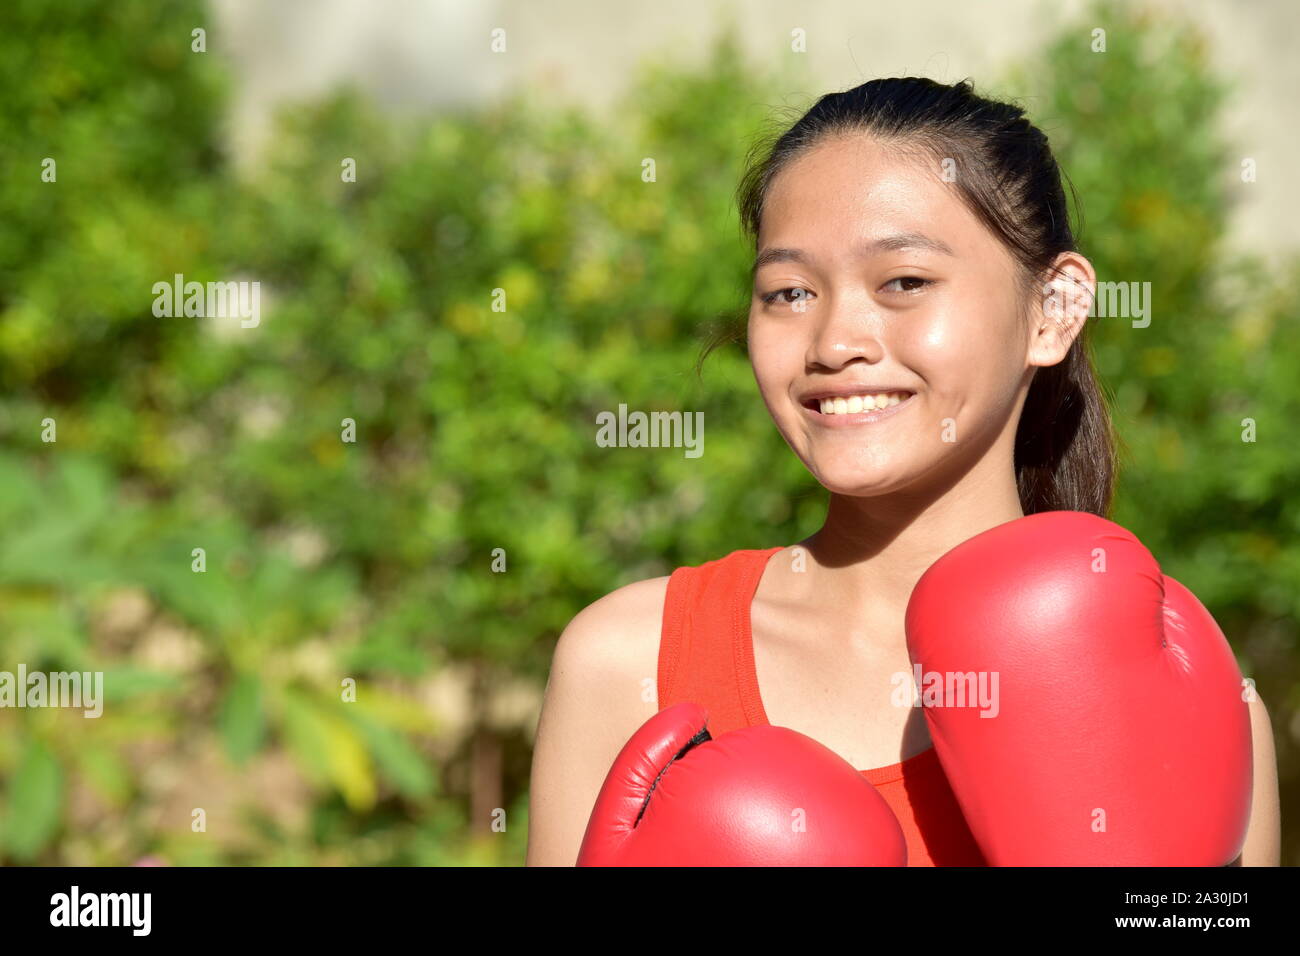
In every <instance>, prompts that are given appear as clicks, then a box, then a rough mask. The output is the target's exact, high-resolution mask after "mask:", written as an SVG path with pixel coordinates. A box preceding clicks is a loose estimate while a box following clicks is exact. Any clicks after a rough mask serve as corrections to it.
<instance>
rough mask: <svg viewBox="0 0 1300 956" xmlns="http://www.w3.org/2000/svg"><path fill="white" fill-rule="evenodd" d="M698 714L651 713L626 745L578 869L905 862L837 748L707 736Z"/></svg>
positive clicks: (886, 814) (877, 801)
mask: <svg viewBox="0 0 1300 956" xmlns="http://www.w3.org/2000/svg"><path fill="white" fill-rule="evenodd" d="M706 724H707V713H706V711H705V710H704V708H703V707H701V706H699V705H698V704H694V703H689V702H684V703H679V704H675V705H673V706H671V707H668V708H665V709H664V710H661V711H659V712H658V713H657V714H655V715H654V716H653V717H651V718H650V719H649V720H648V721H646V723H645V724H643V725H642V726H641V728H640V729H639V730H637V732H636V733H635V734H633V735H632V737H631V739H629V740H628V742H627V743H626V744H625V745H624V746H623V749H622V750H621V751H620V752H619V755H618V758H617V759H616V760H615V761H614V764H613V766H612V767H611V768H610V771H609V774H608V775H607V776H606V778H605V782H604V785H603V786H602V787H601V790H600V794H599V796H598V797H597V798H596V804H595V807H594V809H593V811H592V814H591V818H590V820H589V822H588V824H587V830H586V834H585V835H584V837H583V841H582V847H581V849H580V851H579V853H578V865H579V866H903V865H905V864H906V862H907V847H906V843H905V841H904V838H903V832H902V829H901V828H900V827H899V825H898V820H897V819H896V818H895V817H894V814H893V811H891V810H890V809H889V806H888V804H887V803H886V802H885V800H884V798H883V797H882V796H881V795H880V794H879V793H878V792H877V791H876V789H875V787H873V786H872V785H871V783H870V781H868V780H867V779H866V778H865V777H863V776H862V774H860V773H858V771H856V770H854V769H853V767H852V766H851V765H850V764H849V763H848V762H847V761H845V760H844V759H843V758H842V757H840V756H839V755H838V754H836V753H835V752H834V751H832V750H831V749H829V748H828V747H825V746H824V745H822V744H819V743H817V742H816V741H815V740H812V739H811V738H809V737H807V736H805V735H803V734H800V733H797V732H796V731H793V730H790V729H789V728H786V727H772V726H755V727H745V728H742V729H740V730H733V731H731V732H730V733H725V734H722V735H720V736H719V737H717V738H716V739H715V738H712V737H711V736H710V735H709V733H708V730H707V726H706Z"/></svg>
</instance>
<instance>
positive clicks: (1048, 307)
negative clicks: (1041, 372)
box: [1026, 252, 1097, 367]
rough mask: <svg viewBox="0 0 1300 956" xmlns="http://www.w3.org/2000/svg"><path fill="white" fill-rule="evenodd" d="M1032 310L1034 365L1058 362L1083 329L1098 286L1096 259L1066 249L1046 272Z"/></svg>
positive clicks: (1031, 360)
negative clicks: (1088, 258)
mask: <svg viewBox="0 0 1300 956" xmlns="http://www.w3.org/2000/svg"><path fill="white" fill-rule="evenodd" d="M1045 275H1046V278H1045V279H1044V280H1043V282H1042V284H1041V285H1040V286H1039V289H1038V291H1039V295H1038V296H1036V297H1035V299H1034V301H1033V302H1032V303H1031V305H1030V310H1029V353H1028V356H1027V359H1026V360H1027V361H1028V363H1029V364H1030V365H1031V366H1043V367H1045V366H1049V365H1056V364H1057V363H1058V362H1060V361H1062V360H1063V359H1064V358H1065V355H1066V353H1067V352H1069V350H1070V346H1071V345H1072V344H1073V343H1074V340H1075V339H1076V338H1078V336H1079V333H1080V332H1082V331H1083V327H1084V325H1085V324H1086V323H1087V321H1088V314H1089V312H1090V311H1091V310H1092V303H1093V299H1094V297H1095V296H1096V290H1097V273H1096V271H1095V270H1094V269H1093V268H1092V263H1091V262H1089V261H1088V260H1087V259H1085V258H1084V257H1083V256H1081V255H1079V253H1077V252H1063V253H1061V254H1060V255H1059V256H1057V257H1056V260H1055V262H1053V264H1052V266H1051V267H1050V268H1049V269H1048V270H1047V272H1046V274H1045Z"/></svg>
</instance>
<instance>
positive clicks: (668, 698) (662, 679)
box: [658, 547, 781, 736]
mask: <svg viewBox="0 0 1300 956" xmlns="http://www.w3.org/2000/svg"><path fill="white" fill-rule="evenodd" d="M780 550H781V548H780V547H775V548H767V549H763V550H740V551H733V552H731V553H730V554H728V555H727V556H725V557H722V558H718V559H717V560H714V561H708V562H705V563H704V564H701V565H697V566H694V567H682V568H678V569H677V570H675V571H674V572H673V573H672V575H671V577H669V579H668V590H667V594H666V595H665V598H664V615H663V628H662V632H661V634H660V640H659V674H658V687H659V709H660V710H662V709H663V708H665V707H669V706H671V705H673V704H676V703H680V702H681V701H686V700H689V701H693V702H695V703H697V704H700V705H701V706H703V707H704V708H705V709H706V710H707V711H708V713H709V730H710V732H711V733H713V734H714V735H715V736H716V735H718V734H723V733H726V732H727V731H729V730H737V729H739V728H741V727H748V726H750V725H751V724H761V723H763V722H764V720H763V717H762V708H761V705H760V701H759V696H758V685H757V683H756V682H755V681H754V679H753V667H752V666H750V667H748V668H747V667H745V666H744V660H745V656H744V655H745V654H746V653H748V652H749V651H750V648H749V647H748V645H747V640H746V633H745V622H746V621H747V620H748V614H749V606H750V602H751V601H752V600H753V597H754V592H755V591H757V590H758V582H759V579H760V578H761V577H762V576H763V569H764V568H765V567H766V566H767V561H768V559H769V558H770V557H771V556H772V555H773V554H775V553H776V552H778V551H780Z"/></svg>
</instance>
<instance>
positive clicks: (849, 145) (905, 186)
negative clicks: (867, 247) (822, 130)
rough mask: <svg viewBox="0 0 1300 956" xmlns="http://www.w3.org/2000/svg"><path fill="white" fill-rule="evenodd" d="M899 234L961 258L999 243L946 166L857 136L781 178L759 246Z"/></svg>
mask: <svg viewBox="0 0 1300 956" xmlns="http://www.w3.org/2000/svg"><path fill="white" fill-rule="evenodd" d="M894 232H919V233H923V234H930V235H935V236H941V237H942V238H943V240H944V241H945V242H947V243H948V244H949V245H950V246H952V247H953V249H954V251H956V252H957V253H958V255H960V254H961V253H962V251H963V249H965V250H966V251H968V252H969V251H971V250H972V248H973V247H976V246H979V245H980V244H981V242H984V241H992V239H993V237H992V236H990V235H988V234H987V231H986V230H984V228H983V226H982V225H981V224H980V222H979V220H978V219H976V218H975V216H974V215H973V214H972V213H971V211H970V210H969V209H968V208H967V207H966V205H965V204H964V203H963V202H962V201H961V198H960V195H959V194H958V192H957V188H956V186H955V184H954V183H949V182H944V181H943V179H942V178H941V167H940V161H939V160H938V159H936V158H935V157H933V156H932V155H930V154H929V153H928V152H925V151H922V150H919V149H909V150H903V149H900V148H891V147H889V146H885V145H883V144H881V143H880V142H879V141H878V140H876V139H874V138H873V137H871V136H868V135H865V134H862V133H856V134H848V135H841V136H837V137H835V138H833V139H828V140H824V141H823V142H821V143H819V144H818V145H817V146H814V147H813V148H812V149H810V150H808V151H807V152H805V153H803V154H802V155H800V156H799V157H798V158H796V159H794V160H793V161H791V162H790V163H789V164H788V165H786V166H785V168H784V169H782V170H781V171H780V172H779V173H778V174H777V175H776V176H775V177H774V178H773V180H772V183H771V185H770V187H769V189H768V193H767V196H766V197H765V199H764V202H763V221H762V227H761V230H760V239H759V245H760V247H761V246H764V245H769V244H772V245H782V246H784V245H799V246H801V247H807V248H811V247H813V246H815V245H818V244H825V243H827V242H834V243H841V242H843V241H845V240H849V239H865V238H869V237H873V236H876V235H880V234H885V233H894Z"/></svg>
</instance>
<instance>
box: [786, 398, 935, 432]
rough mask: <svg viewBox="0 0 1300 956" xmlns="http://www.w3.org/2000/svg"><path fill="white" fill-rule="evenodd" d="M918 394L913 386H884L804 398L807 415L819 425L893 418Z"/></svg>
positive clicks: (850, 423) (831, 425) (803, 404)
mask: <svg viewBox="0 0 1300 956" xmlns="http://www.w3.org/2000/svg"><path fill="white" fill-rule="evenodd" d="M915 397H916V393H915V392H913V391H911V390H910V389H882V390H870V391H860V390H855V391H852V392H841V391H837V392H834V393H829V394H825V393H823V394H818V393H812V394H810V395H808V396H807V397H806V398H805V399H804V400H803V401H802V403H801V404H802V406H803V409H804V414H805V415H807V416H808V417H809V418H810V419H812V420H813V421H815V422H817V424H819V425H825V426H828V427H838V426H846V425H865V424H869V423H871V422H877V421H880V420H882V419H885V418H889V417H891V416H893V415H895V414H897V413H898V412H900V411H902V410H903V409H905V408H907V407H908V406H909V405H910V404H911V401H912V399H913V398H915Z"/></svg>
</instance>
